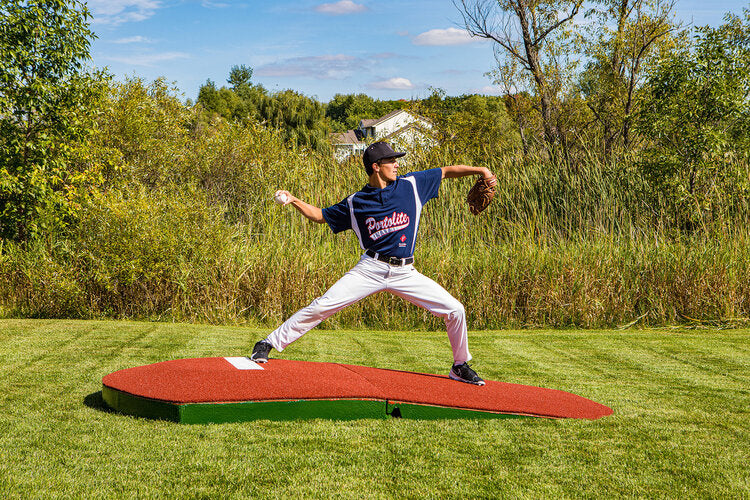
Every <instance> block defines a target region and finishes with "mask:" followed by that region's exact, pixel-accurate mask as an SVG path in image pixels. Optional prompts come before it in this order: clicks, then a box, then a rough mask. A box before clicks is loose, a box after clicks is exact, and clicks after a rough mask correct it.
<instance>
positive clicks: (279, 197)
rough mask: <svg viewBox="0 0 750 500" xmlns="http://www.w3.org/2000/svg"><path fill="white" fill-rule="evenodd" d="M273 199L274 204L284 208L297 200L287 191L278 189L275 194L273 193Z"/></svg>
mask: <svg viewBox="0 0 750 500" xmlns="http://www.w3.org/2000/svg"><path fill="white" fill-rule="evenodd" d="M273 199H274V201H275V202H276V203H278V204H279V205H281V206H284V207H285V206H287V205H289V204H290V203H293V202H294V200H296V199H297V198H295V197H294V196H292V193H290V192H289V191H287V190H285V189H279V190H278V191H276V193H274V195H273Z"/></svg>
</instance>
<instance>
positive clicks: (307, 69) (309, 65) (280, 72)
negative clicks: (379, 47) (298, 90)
mask: <svg viewBox="0 0 750 500" xmlns="http://www.w3.org/2000/svg"><path fill="white" fill-rule="evenodd" d="M365 66H366V63H365V61H364V60H363V59H360V58H358V57H354V56H348V55H345V54H335V55H325V56H309V57H293V58H291V59H286V60H283V61H279V62H274V63H270V64H266V65H264V66H260V67H259V68H256V70H255V72H254V74H255V75H257V76H271V77H296V76H303V77H308V78H314V79H316V80H341V79H344V78H347V77H349V76H351V75H352V74H354V73H355V72H356V71H361V70H362V69H364V68H365Z"/></svg>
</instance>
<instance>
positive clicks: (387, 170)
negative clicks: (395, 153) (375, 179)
mask: <svg viewBox="0 0 750 500" xmlns="http://www.w3.org/2000/svg"><path fill="white" fill-rule="evenodd" d="M378 165H380V175H381V177H383V178H384V179H386V180H387V181H395V180H396V176H397V175H398V161H397V160H396V158H383V159H382V160H380V161H379V162H378Z"/></svg>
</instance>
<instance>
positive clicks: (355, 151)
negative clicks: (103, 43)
mask: <svg viewBox="0 0 750 500" xmlns="http://www.w3.org/2000/svg"><path fill="white" fill-rule="evenodd" d="M431 129H432V124H431V123H430V122H429V121H427V119H426V118H423V117H421V116H416V115H414V114H412V113H410V112H408V111H405V110H403V109H397V110H395V111H392V112H390V113H388V114H387V115H385V116H383V117H381V118H376V119H365V120H360V122H359V127H358V128H357V129H355V130H347V131H346V132H343V133H338V134H331V143H332V144H333V148H334V156H335V157H336V160H338V161H340V162H341V161H344V160H346V159H347V158H348V157H349V156H350V155H362V153H363V152H364V150H365V148H367V145H368V144H371V143H373V142H375V141H382V140H385V141H388V142H399V143H401V144H406V145H414V144H415V143H417V142H420V143H432V139H431V137H430V130H431Z"/></svg>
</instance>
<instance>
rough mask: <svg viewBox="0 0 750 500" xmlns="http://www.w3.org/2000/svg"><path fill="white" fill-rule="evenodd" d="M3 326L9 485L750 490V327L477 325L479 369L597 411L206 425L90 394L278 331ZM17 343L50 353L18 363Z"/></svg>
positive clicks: (171, 489)
mask: <svg viewBox="0 0 750 500" xmlns="http://www.w3.org/2000/svg"><path fill="white" fill-rule="evenodd" d="M56 325H57V326H56ZM0 332H2V335H3V338H4V339H5V341H4V342H3V343H2V344H0V380H2V381H3V383H4V389H5V390H4V391H0V392H3V393H4V394H3V396H0V401H1V402H2V403H1V407H0V431H2V432H0V495H2V496H3V497H4V498H41V497H44V498H50V497H52V498H54V497H58V498H60V497H77V498H78V497H105V496H106V497H115V498H119V497H133V496H138V497H156V496H160V497H161V496H170V497H176V498H195V497H212V498H213V497H219V498H228V497H258V496H265V497H269V496H270V497H281V496H289V497H294V498H299V497H310V498H324V497H325V498H328V497H339V498H354V497H356V498H393V497H405V498H416V497H432V498H435V497H466V498H497V497H522V498H523V497H525V498H541V497H552V496H554V497H589V498H593V497H601V496H603V495H605V494H606V495H608V496H613V497H632V496H642V497H675V496H678V497H690V498H719V497H720V498H743V496H745V495H746V492H747V491H748V486H750V484H749V483H748V472H747V468H746V466H745V463H746V461H747V443H748V442H750V430H749V426H750V424H748V422H749V421H750V419H748V417H749V416H750V415H748V408H749V407H750V395H748V391H747V389H746V388H745V387H747V385H746V384H744V383H743V381H744V380H746V379H747V377H748V375H749V373H748V355H747V344H748V342H747V340H748V332H747V331H731V332H715V331H706V332H700V331H699V332H696V333H694V334H693V333H690V334H677V335H676V334H674V333H673V332H669V331H660V330H654V331H651V330H646V331H641V330H636V331H628V332H611V331H600V332H586V331H583V332H582V331H560V332H554V331H502V332H497V331H491V332H490V331H488V332H470V341H471V346H472V352H473V353H474V355H475V357H476V361H475V366H476V367H477V369H478V370H479V372H480V374H481V375H482V376H484V377H486V378H488V379H494V380H503V381H508V382H516V383H529V384H533V385H539V386H549V387H553V388H560V389H564V390H569V391H571V392H575V393H576V394H580V395H582V396H584V397H589V398H591V399H594V400H595V401H598V402H601V403H604V404H607V405H608V406H611V407H613V408H614V409H615V414H614V415H612V416H611V417H607V418H604V419H601V420H597V421H594V422H589V421H577V420H568V421H552V420H543V419H526V420H515V421H494V422H486V421H471V420H466V421H398V420H383V421H370V420H359V421H353V422H331V421H325V420H313V421H303V422H269V421H257V422H248V423H243V424H224V425H207V426H181V425H176V424H172V423H168V422H157V421H149V420H143V419H137V418H131V417H125V416H122V415H118V414H113V413H106V412H103V411H101V409H97V407H96V404H95V403H96V401H95V399H94V398H89V401H88V406H87V405H86V404H84V398H86V397H87V396H90V395H92V394H96V392H97V391H99V390H100V389H101V377H102V376H103V375H106V374H107V373H110V372H111V371H114V370H115V369H119V368H122V367H128V366H138V365H142V364H147V363H151V362H156V361H162V360H166V359H175V358H181V357H204V356H223V355H242V354H243V352H242V351H243V350H245V349H247V350H249V349H251V348H252V345H253V344H254V343H255V341H256V340H257V338H261V337H262V336H265V334H267V330H264V329H253V328H243V327H223V326H217V327H214V326H201V325H180V324H165V323H128V322H76V321H66V322H62V321H61V322H56V321H46V322H45V321H33V320H31V321H16V322H9V321H0ZM71 337H73V338H74V340H70V339H71ZM59 346H64V347H62V348H60V349H58V347H59ZM18 348H21V349H23V350H24V352H23V353H21V356H22V357H23V359H35V360H37V361H36V362H35V363H34V364H29V365H22V364H21V365H19V364H18V363H16V364H15V365H13V366H12V367H11V366H10V365H9V364H8V363H6V361H7V360H9V359H13V357H14V356H18V355H19V354H18V353H14V352H13V351H14V350H17V349H18ZM118 349H119V352H118ZM245 352H248V351H245ZM280 356H282V357H285V358H288V359H307V360H311V361H331V362H341V363H349V364H362V365H370V366H378V367H381V368H395V369H408V370H413V371H425V372H428V373H443V372H445V371H446V369H447V364H446V361H447V362H448V363H449V362H450V348H449V345H448V339H447V337H446V335H445V332H443V331H418V332H370V331H365V330H362V331H344V330H339V331H325V330H314V331H312V332H310V333H309V334H308V335H307V336H305V337H304V338H303V339H301V340H300V341H299V342H298V343H295V344H294V345H292V346H291V347H290V348H289V349H288V350H287V351H285V352H284V353H283V354H282V355H280ZM422 367H425V368H424V369H423V368H422ZM722 370H729V371H731V373H732V374H733V375H734V376H733V377H725V376H723V375H721V371H722ZM691 381H692V382H691ZM6 382H12V384H6ZM548 383H549V384H548Z"/></svg>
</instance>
